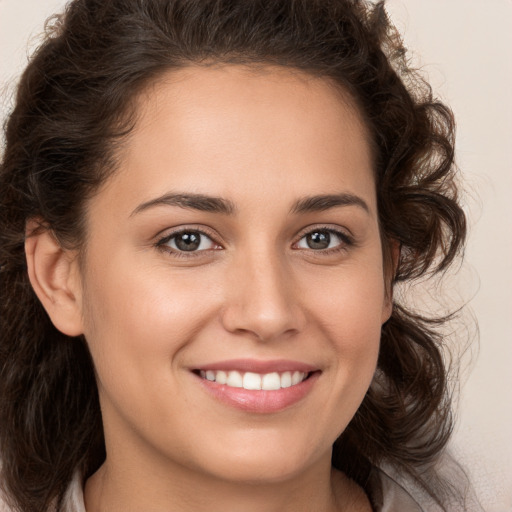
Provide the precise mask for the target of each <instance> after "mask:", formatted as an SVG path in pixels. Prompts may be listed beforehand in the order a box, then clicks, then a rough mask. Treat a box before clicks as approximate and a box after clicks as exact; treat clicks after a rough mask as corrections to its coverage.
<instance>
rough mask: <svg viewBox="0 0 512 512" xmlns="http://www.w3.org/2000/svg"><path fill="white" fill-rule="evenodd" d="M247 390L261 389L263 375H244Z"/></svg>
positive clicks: (248, 373) (249, 373)
mask: <svg viewBox="0 0 512 512" xmlns="http://www.w3.org/2000/svg"><path fill="white" fill-rule="evenodd" d="M244 388H245V389H261V375H258V374H257V373H251V372H247V373H246V374H245V375H244Z"/></svg>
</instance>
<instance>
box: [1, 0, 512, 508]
mask: <svg viewBox="0 0 512 512" xmlns="http://www.w3.org/2000/svg"><path fill="white" fill-rule="evenodd" d="M64 3H65V2H64V1H63V0H0V92H1V95H0V97H1V99H0V118H2V119H3V118H4V117H5V115H6V113H7V112H8V110H9V108H10V105H11V104H10V100H11V96H12V91H13V89H14V86H15V81H16V76H17V75H18V73H19V72H20V71H21V69H22V68H23V66H24V65H25V63H26V59H27V54H28V53H29V51H30V49H31V48H33V47H34V45H36V44H37V41H38V36H39V34H40V33H41V31H42V26H43V23H44V20H45V19H46V18H47V17H48V16H49V15H50V14H52V13H53V12H56V11H59V10H60V9H61V7H62V6H63V5H64ZM387 8H388V12H389V14H390V16H391V18H392V19H393V21H394V22H395V24H396V25H397V27H398V28H399V30H400V32H401V33H402V34H403V35H404V40H405V44H406V46H407V47H408V48H409V49H410V50H411V51H412V57H413V62H414V63H415V64H416V65H417V66H421V67H422V69H423V70H424V71H425V72H426V73H427V74H428V76H429V77H430V81H431V83H432V84H433V86H434V90H435V91H436V93H437V94H438V95H439V96H440V97H441V98H442V99H443V100H445V101H446V102H448V104H450V105H451V107H452V108H453V110H454V112H455V115H456V118H457V121H458V136H457V149H458V164H459V167H460V168H461V170H462V171H463V174H464V179H465V181H466V188H467V190H468V193H467V195H466V199H465V203H466V211H467V212H468V215H469V218H470V225H471V230H470V240H469V244H468V249H467V252H466V255H467V257H466V261H467V263H466V264H465V266H464V267H463V269H462V272H461V273H460V275H459V278H458V290H459V294H460V295H461V297H462V298H464V299H471V301H470V308H471V310H472V311H473V313H474V315H475V316H476V317H477V319H478V323H479V328H480V336H479V338H480V341H479V347H477V346H476V344H474V345H473V347H472V350H471V352H470V355H471V357H466V370H465V371H464V372H463V374H462V376H463V382H464V387H463V390H462V393H461V399H460V406H459V413H458V417H459V422H458V426H457V430H456V432H455V436H454V438H453V441H452V449H453V451H454V452H455V453H456V454H457V456H458V457H459V459H460V460H461V461H462V462H463V464H465V465H466V468H467V470H468V472H469V473H470V474H471V476H472V478H473V481H474V485H475V488H476V491H477V493H478V495H479V497H480V500H481V502H482V504H483V505H484V508H485V510H486V511H487V512H511V511H512V441H511V440H510V437H511V433H512V0H388V2H387ZM467 325H469V329H472V326H471V324H470V323H468V324H467ZM462 334H464V333H462Z"/></svg>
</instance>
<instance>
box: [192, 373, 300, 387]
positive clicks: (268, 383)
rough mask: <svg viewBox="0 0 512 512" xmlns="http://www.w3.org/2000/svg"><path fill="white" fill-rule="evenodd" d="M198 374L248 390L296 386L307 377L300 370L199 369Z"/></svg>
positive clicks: (211, 380) (210, 379)
mask: <svg viewBox="0 0 512 512" xmlns="http://www.w3.org/2000/svg"><path fill="white" fill-rule="evenodd" d="M199 375H200V376H201V377H202V378H203V379H206V380H208V381H210V382H216V383H218V384H225V385H226V386H229V387H232V388H244V389H248V390H262V391H275V390H278V389H282V388H289V387H292V386H296V385H297V384H300V383H301V382H302V381H304V380H305V379H306V378H307V377H308V375H309V374H308V373H306V372H300V371H293V372H292V371H286V372H282V373H279V372H271V373H264V374H260V373H253V372H238V371H227V370H200V371H199Z"/></svg>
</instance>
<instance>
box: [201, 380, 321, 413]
mask: <svg viewBox="0 0 512 512" xmlns="http://www.w3.org/2000/svg"><path fill="white" fill-rule="evenodd" d="M319 375H320V372H314V373H312V374H311V375H310V376H309V377H308V378H307V379H306V380H303V381H302V382H300V383H299V384H295V385H294V386H290V387H288V388H281V389H276V390H272V391H263V390H259V391H258V390H250V389H245V388H234V387H231V386H227V385H226V384H217V382H214V381H210V380H207V379H203V378H202V377H199V376H197V378H198V379H200V383H201V384H202V386H203V388H204V389H205V390H206V391H207V392H208V393H209V394H211V395H213V397H214V398H216V399H217V400H220V401H221V402H223V403H225V404H227V405H229V406H231V407H235V408H237V409H240V410H242V411H247V412H254V413H260V414H269V413H274V412H279V411H282V410H284V409H286V408H288V407H290V406H292V405H293V404H296V403H297V402H299V401H301V400H302V399H304V398H305V397H306V396H307V395H308V394H309V393H310V391H311V390H312V388H313V386H314V385H315V382H316V381H317V380H318V377H319Z"/></svg>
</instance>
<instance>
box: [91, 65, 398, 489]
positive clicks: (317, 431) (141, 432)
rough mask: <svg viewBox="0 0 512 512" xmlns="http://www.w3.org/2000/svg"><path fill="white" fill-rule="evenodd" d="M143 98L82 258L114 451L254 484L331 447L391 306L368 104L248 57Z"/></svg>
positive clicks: (314, 460)
mask: <svg viewBox="0 0 512 512" xmlns="http://www.w3.org/2000/svg"><path fill="white" fill-rule="evenodd" d="M139 109H140V116H139V118H138V122H137V125H136V128H135V130H134V131H133V133H132V134H131V136H130V138H129V140H128V142H127V144H126V145H125V146H124V147H123V148H122V150H121V153H120V159H119V160H120V165H119V170H118V171H117V172H116V173H115V174H114V175H113V177H111V178H110V179H109V180H108V181H107V183H106V184H105V186H104V187H103V188H102V189H101V190H100V191H99V193H98V194H97V195H96V196H95V197H94V198H93V199H92V200H91V201H90V203H89V207H88V214H87V215H88V216H87V229H88V239H87V251H86V256H85V263H84V268H83V269H82V283H83V290H82V304H83V318H84V324H83V331H84V334H85V336H86V339H87V342H88V344H89V347H90V350H91V354H92V357H93V360H94V364H95V368H96V372H97V380H98V387H99V393H100V400H101V406H102V412H103V419H104V428H105V436H106V443H107V451H108V457H109V458H110V460H112V459H116V460H124V461H125V462H126V461H127V460H129V461H132V463H133V461H134V460H135V461H136V462H137V465H138V467H147V468H149V467H156V466H157V465H160V466H162V467H163V466H165V467H167V468H173V467H174V468H176V467H180V468H186V470H187V471H193V472H196V473H201V474H207V475H213V476H215V477H218V478H223V479H228V480H237V479H238V480H245V481H258V480H279V479H283V478H287V477H289V476H291V475H293V474H296V473H298V472H301V471H307V470H308V468H311V467H314V466H315V464H318V463H319V461H325V460H329V461H330V451H331V445H332V443H333V442H334V440H335V439H336V438H337V437H338V435H339V434H340V433H341V432H342V431H343V430H344V428H345V427H346V425H347V424H348V422H349V421H350V419H351V418H352V417H353V415H354V414H355V412H356V410H357V408H358V406H359V405H360V403H361V401H362V400H363V397H364V395H365V392H366V390H367V388H368V386H369V384H370V381H371V379H372V376H373V373H374V370H375V366H376V360H377V354H378V350H379V339H380V329H381V325H382V323H383V322H384V321H385V320H386V319H387V318H388V316H389V313H390V308H389V301H388V300H386V297H385V290H384V278H383V268H382V248H381V240H380V236H379V226H378V220H377V206H376V196H375V184H374V179H373V176H372V164H371V154H370V149H369V144H368V138H367V134H366V131H365V128H364V125H363V124H362V122H361V119H360V117H359V115H358V113H357V111H356V109H355V108H354V106H353V104H352V103H351V101H350V100H349V99H348V98H347V97H346V96H345V95H343V94H342V93H340V91H339V90H338V89H336V88H334V87H333V86H332V85H331V84H329V83H328V82H327V81H326V80H323V79H318V78H312V77H309V76H306V75H303V74H301V73H298V72H292V71H290V70H285V69H276V68H267V69H264V70H261V69H260V70H250V69H248V68H243V67H236V66H223V67H210V68H199V67H191V68H188V69H184V70H181V71H179V72H174V73H172V74H169V75H167V76H166V77H164V80H162V81H160V82H159V83H158V84H157V85H154V86H153V87H152V88H151V89H148V90H147V91H146V93H145V94H144V95H143V96H142V97H141V98H140V106H139Z"/></svg>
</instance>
